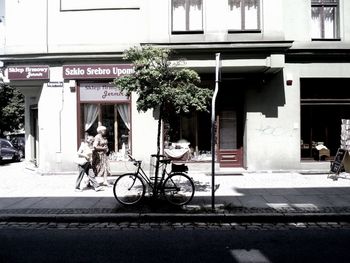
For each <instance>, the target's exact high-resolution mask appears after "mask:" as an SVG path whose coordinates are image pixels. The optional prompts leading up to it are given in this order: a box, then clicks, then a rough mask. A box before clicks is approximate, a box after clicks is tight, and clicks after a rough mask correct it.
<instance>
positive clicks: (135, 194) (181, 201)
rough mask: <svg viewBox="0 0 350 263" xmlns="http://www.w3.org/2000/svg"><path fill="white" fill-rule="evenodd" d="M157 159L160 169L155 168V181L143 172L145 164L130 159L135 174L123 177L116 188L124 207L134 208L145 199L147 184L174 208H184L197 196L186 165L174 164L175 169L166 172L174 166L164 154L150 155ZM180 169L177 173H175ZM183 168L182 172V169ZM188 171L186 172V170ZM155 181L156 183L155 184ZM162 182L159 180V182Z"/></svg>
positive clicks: (117, 182)
mask: <svg viewBox="0 0 350 263" xmlns="http://www.w3.org/2000/svg"><path fill="white" fill-rule="evenodd" d="M151 156H152V157H156V160H157V164H156V165H158V167H159V169H156V174H155V178H153V177H149V176H147V174H146V173H145V171H144V170H143V169H142V167H141V164H142V161H138V160H136V159H134V158H133V157H132V156H131V155H129V158H130V160H131V161H132V162H134V165H135V166H136V167H137V169H136V171H135V172H134V173H126V174H123V175H121V176H120V177H119V178H118V179H117V180H116V181H115V182H114V185H113V193H114V197H115V199H116V200H117V201H118V202H119V203H121V204H123V205H135V204H137V203H139V202H140V201H141V200H142V199H143V198H144V196H145V193H146V185H147V186H148V187H149V188H148V190H149V189H151V190H152V191H150V192H151V193H153V196H154V197H159V195H162V196H164V197H165V199H166V200H167V201H168V202H169V203H170V204H172V205H176V206H182V205H186V204H188V203H189V202H190V201H191V200H192V198H193V195H194V191H195V187H194V183H193V180H192V179H191V178H190V177H189V176H188V175H187V174H186V173H187V171H188V168H187V166H185V165H181V166H180V165H175V164H172V165H173V166H172V170H171V171H170V172H167V169H166V168H167V165H168V164H170V163H171V160H170V159H166V157H165V156H164V155H151ZM175 168H177V171H174V170H175ZM179 168H180V169H179ZM161 169H162V175H161V177H160V178H158V175H157V172H158V171H160V170H161ZM186 169H187V170H186ZM153 179H154V181H152V180H153ZM158 179H159V181H158Z"/></svg>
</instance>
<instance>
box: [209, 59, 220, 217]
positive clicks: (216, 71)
mask: <svg viewBox="0 0 350 263" xmlns="http://www.w3.org/2000/svg"><path fill="white" fill-rule="evenodd" d="M215 56H216V67H215V90H214V94H213V98H212V103H211V209H212V211H213V212H214V211H215V126H216V123H215V102H216V97H217V95H218V91H219V69H220V53H216V54H215Z"/></svg>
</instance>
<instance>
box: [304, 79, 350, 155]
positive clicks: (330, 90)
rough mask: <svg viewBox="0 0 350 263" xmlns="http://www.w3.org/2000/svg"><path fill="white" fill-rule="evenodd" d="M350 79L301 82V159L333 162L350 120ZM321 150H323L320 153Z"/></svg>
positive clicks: (305, 80)
mask: <svg viewBox="0 0 350 263" xmlns="http://www.w3.org/2000/svg"><path fill="white" fill-rule="evenodd" d="M349 86H350V79H329V78H325V79H301V81H300V89H301V91H300V94H301V95H300V96H301V159H302V160H312V161H324V160H326V161H327V160H330V159H331V158H332V156H334V155H335V154H336V152H337V149H338V148H339V147H340V139H341V138H340V135H341V119H350V91H349V89H348V87H349ZM319 149H324V150H323V151H322V152H321V153H320V150H319Z"/></svg>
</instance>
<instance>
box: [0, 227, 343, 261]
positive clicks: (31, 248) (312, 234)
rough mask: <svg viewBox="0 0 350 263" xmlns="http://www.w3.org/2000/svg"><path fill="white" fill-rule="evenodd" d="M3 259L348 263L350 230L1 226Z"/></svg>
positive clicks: (1, 259) (0, 237) (0, 256)
mask: <svg viewBox="0 0 350 263" xmlns="http://www.w3.org/2000/svg"><path fill="white" fill-rule="evenodd" d="M0 244H1V246H0V262H1V263H2V262H6V263H8V262H36V263H40V262H45V263H47V262H64V263H68V262H94V263H97V262H120V263H121V262H126V263H133V262H137V263H140V262H152V263H157V262H162V263H163V262H167V263H169V262H191V263H194V262H201V263H206V262H210V263H213V262H220V263H224V262H230V263H232V262H239V263H241V262H298V263H299V262H318V263H319V262H337V263H340V262H350V251H349V244H350V229H322V228H314V229H293V230H276V229H271V230H268V231H267V230H263V231H262V230H218V229H215V228H214V229H175V230H174V229H172V230H167V229H151V230H149V229H148V230H147V229H142V228H136V229H132V228H129V229H124V230H91V229H90V230H88V229H47V228H46V229H1V230H0Z"/></svg>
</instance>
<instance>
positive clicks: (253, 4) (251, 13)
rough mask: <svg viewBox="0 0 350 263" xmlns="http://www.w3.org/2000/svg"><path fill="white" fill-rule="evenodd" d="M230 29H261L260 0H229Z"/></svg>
mask: <svg viewBox="0 0 350 263" xmlns="http://www.w3.org/2000/svg"><path fill="white" fill-rule="evenodd" d="M228 9H229V15H228V27H229V31H260V0H228Z"/></svg>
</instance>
